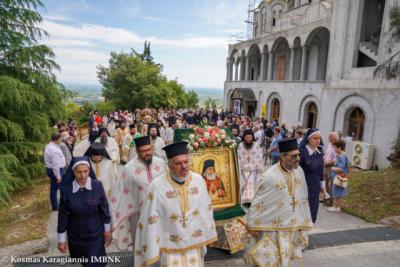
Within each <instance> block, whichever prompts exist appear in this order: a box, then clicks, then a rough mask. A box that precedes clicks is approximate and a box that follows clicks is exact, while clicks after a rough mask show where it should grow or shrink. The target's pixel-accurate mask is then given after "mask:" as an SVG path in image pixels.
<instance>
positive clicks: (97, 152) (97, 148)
mask: <svg viewBox="0 0 400 267" xmlns="http://www.w3.org/2000/svg"><path fill="white" fill-rule="evenodd" d="M85 156H88V157H91V156H103V157H106V158H108V159H111V158H110V156H109V155H108V153H107V150H106V148H105V147H104V145H103V144H102V143H99V142H94V143H93V144H91V145H90V147H89V148H88V150H86V152H85Z"/></svg>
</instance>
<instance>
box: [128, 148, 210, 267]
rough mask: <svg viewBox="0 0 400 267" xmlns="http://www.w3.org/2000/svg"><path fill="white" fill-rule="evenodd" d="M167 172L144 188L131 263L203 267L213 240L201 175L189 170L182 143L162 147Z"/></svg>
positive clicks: (208, 206)
mask: <svg viewBox="0 0 400 267" xmlns="http://www.w3.org/2000/svg"><path fill="white" fill-rule="evenodd" d="M163 149H164V151H165V152H166V155H167V158H168V167H169V170H170V171H169V172H167V174H166V175H163V176H160V177H158V178H157V179H156V180H155V181H154V182H153V183H152V184H151V185H150V186H149V188H148V191H147V196H146V198H145V201H144V205H143V209H142V211H141V213H140V219H139V223H138V227H137V230H136V243H135V266H152V265H153V264H157V265H156V266H159V265H158V264H160V265H161V266H171V267H172V266H174V267H175V266H176V267H179V266H191V267H197V266H204V256H205V254H206V251H207V249H206V245H207V244H209V243H212V242H214V241H216V240H217V233H216V231H215V222H214V218H213V208H212V204H211V200H210V197H209V195H208V193H207V188H206V186H205V183H204V179H203V177H201V175H199V174H197V173H193V172H191V171H190V170H189V155H188V149H187V143H186V142H178V143H173V144H170V145H168V146H166V147H164V148H163Z"/></svg>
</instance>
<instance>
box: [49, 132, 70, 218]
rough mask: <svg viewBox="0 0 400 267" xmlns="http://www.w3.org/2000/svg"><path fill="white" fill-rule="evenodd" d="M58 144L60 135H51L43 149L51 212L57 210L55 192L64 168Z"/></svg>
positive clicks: (62, 156)
mask: <svg viewBox="0 0 400 267" xmlns="http://www.w3.org/2000/svg"><path fill="white" fill-rule="evenodd" d="M60 143H61V134H60V133H58V132H57V133H53V134H52V135H51V142H50V143H48V144H47V145H46V147H45V149H44V163H45V165H46V173H47V176H48V177H49V178H50V201H51V207H52V209H53V210H58V200H57V191H58V190H59V189H60V183H61V177H62V175H63V174H64V168H65V157H64V154H63V152H62V151H61V148H60Z"/></svg>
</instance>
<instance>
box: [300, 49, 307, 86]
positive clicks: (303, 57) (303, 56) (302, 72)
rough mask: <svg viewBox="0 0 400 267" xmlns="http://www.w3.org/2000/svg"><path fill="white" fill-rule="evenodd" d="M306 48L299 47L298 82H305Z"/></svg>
mask: <svg viewBox="0 0 400 267" xmlns="http://www.w3.org/2000/svg"><path fill="white" fill-rule="evenodd" d="M307 48H308V47H307V46H306V45H303V46H302V47H301V69H300V80H301V81H305V80H306V79H307V77H306V63H307Z"/></svg>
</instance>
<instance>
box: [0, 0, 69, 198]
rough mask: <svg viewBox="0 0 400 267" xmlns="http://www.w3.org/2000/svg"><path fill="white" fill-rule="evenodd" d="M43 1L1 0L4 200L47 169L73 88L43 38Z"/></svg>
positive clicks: (0, 186)
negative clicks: (47, 149)
mask: <svg viewBox="0 0 400 267" xmlns="http://www.w3.org/2000/svg"><path fill="white" fill-rule="evenodd" d="M41 7H43V5H42V3H41V2H40V1H39V0H2V1H0V205H3V204H5V203H6V201H7V199H9V196H10V194H11V193H12V192H13V191H15V190H17V189H19V188H21V187H23V186H27V185H29V183H30V182H31V181H32V178H33V177H36V176H38V175H41V174H43V171H44V167H43V163H42V159H43V145H44V144H45V143H46V142H47V140H48V138H49V135H50V131H51V130H50V127H49V125H50V124H53V123H55V122H56V121H58V120H60V119H61V118H63V117H64V116H65V113H64V108H63V107H64V104H63V101H64V100H65V99H66V97H67V96H68V95H69V94H70V93H71V92H69V91H68V90H66V89H65V88H64V87H63V86H62V85H61V84H59V83H57V81H56V79H55V76H54V75H53V74H52V71H53V70H54V69H58V68H59V67H58V65H57V64H56V63H55V61H54V54H53V52H52V51H51V49H50V48H49V47H47V46H45V45H41V44H39V42H38V40H40V38H41V37H42V36H45V35H46V32H44V31H43V30H42V29H40V28H39V26H38V25H39V23H40V22H41V21H42V17H41V16H40V14H39V13H38V12H37V11H36V10H37V9H38V8H41Z"/></svg>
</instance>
